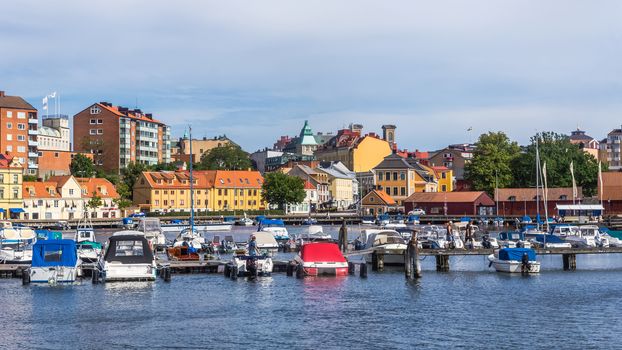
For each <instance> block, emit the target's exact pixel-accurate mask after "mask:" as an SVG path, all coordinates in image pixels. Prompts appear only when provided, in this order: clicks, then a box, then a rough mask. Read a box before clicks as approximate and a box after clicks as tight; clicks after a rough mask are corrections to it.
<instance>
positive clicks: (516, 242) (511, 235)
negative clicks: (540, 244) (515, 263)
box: [495, 231, 531, 248]
mask: <svg viewBox="0 0 622 350" xmlns="http://www.w3.org/2000/svg"><path fill="white" fill-rule="evenodd" d="M495 238H496V239H497V241H498V242H499V246H501V247H505V248H531V242H529V241H528V240H527V239H526V238H525V234H524V233H522V232H518V231H505V232H499V233H497V236H496V237H495Z"/></svg>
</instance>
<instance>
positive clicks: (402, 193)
mask: <svg viewBox="0 0 622 350" xmlns="http://www.w3.org/2000/svg"><path fill="white" fill-rule="evenodd" d="M405 195H406V187H402V188H400V196H405Z"/></svg>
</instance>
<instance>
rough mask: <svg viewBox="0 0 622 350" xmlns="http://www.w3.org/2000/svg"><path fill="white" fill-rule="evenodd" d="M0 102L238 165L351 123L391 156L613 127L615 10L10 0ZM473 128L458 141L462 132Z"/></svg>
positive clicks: (620, 8)
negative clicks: (222, 141) (384, 144)
mask: <svg viewBox="0 0 622 350" xmlns="http://www.w3.org/2000/svg"><path fill="white" fill-rule="evenodd" d="M0 43H2V45H1V47H2V50H1V51H0V52H2V53H1V54H0V90H5V91H6V92H7V94H9V95H21V96H23V97H25V98H27V99H28V100H29V101H30V102H31V103H33V104H34V105H35V106H36V107H40V105H41V98H42V97H43V96H45V95H46V94H47V93H49V92H51V91H58V92H59V93H60V94H61V95H62V107H63V108H62V109H63V112H64V113H66V114H70V115H73V114H75V113H77V112H79V111H80V110H82V109H83V108H85V107H87V106H88V105H89V104H91V103H92V102H96V101H102V100H105V101H109V102H112V103H114V104H119V105H124V106H129V107H134V106H135V105H136V103H137V102H138V107H140V108H141V109H142V110H143V111H146V112H152V113H154V115H155V116H156V117H157V118H159V119H161V120H162V121H164V122H166V123H168V124H170V125H172V126H173V134H174V136H180V135H182V134H183V129H184V126H185V125H187V124H192V125H193V130H194V134H195V135H196V136H197V137H202V136H208V137H211V136H215V135H220V134H226V135H227V136H229V137H231V138H233V139H234V140H235V141H237V142H238V143H239V144H241V145H242V146H243V147H244V148H245V149H246V150H247V151H254V150H256V149H258V148H262V147H264V146H269V145H272V143H273V142H274V140H275V139H276V138H277V137H278V136H280V135H287V134H289V135H294V134H297V133H298V132H299V130H300V128H301V127H302V124H303V123H304V120H305V119H308V120H309V121H310V124H311V127H312V128H313V130H314V131H335V130H337V129H339V128H341V127H343V126H346V125H348V124H349V123H352V122H356V123H361V124H363V125H364V126H365V131H368V132H369V131H374V132H380V131H381V130H380V126H381V125H382V124H384V123H391V124H396V125H397V126H398V132H397V141H398V143H399V145H400V146H401V147H403V148H408V149H423V150H427V149H436V148H440V147H443V146H444V145H446V144H449V143H458V142H467V141H469V140H470V139H476V138H477V135H479V134H480V133H482V132H486V131H488V130H494V131H496V130H502V131H505V132H506V133H508V134H509V135H510V137H512V138H514V139H516V140H517V141H519V142H521V143H524V142H526V141H527V140H528V139H529V136H531V135H533V134H534V133H535V132H536V130H551V131H558V132H569V131H570V130H571V129H574V128H576V127H577V125H579V126H580V127H581V128H583V129H585V130H587V132H588V133H589V134H590V135H592V136H594V137H596V138H603V137H604V136H605V135H606V133H607V132H608V131H610V130H611V129H612V128H614V127H620V125H621V124H622V116H621V110H622V80H621V79H620V77H621V76H622V2H619V1H606V0H603V1H598V2H592V1H568V0H566V1H555V0H549V1H525V0H520V1H510V0H508V1H505V0H504V1H499V0H488V1H482V0H472V1H442V0H441V1H364V0H357V1H338V2H336V1H308V2H295V1H270V0H266V1H246V2H243V1H219V2H216V1H201V2H198V1H185V0H178V1H174V2H170V1H106V2H92V1H88V2H87V1H75V2H72V1H62V2H49V3H47V2H40V1H30V0H26V1H19V2H17V1H13V2H8V3H4V4H3V5H2V11H0ZM469 126H473V129H474V130H473V132H472V135H469V134H468V133H467V131H466V130H467V129H468V127H469Z"/></svg>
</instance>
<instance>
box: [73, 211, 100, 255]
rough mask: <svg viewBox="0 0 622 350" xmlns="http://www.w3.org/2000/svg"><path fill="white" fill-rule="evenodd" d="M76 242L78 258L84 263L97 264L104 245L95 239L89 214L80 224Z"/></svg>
mask: <svg viewBox="0 0 622 350" xmlns="http://www.w3.org/2000/svg"><path fill="white" fill-rule="evenodd" d="M74 240H75V241H76V243H77V250H78V257H79V258H80V260H82V261H83V262H88V263H92V262H97V261H98V260H99V257H100V256H101V254H102V244H101V243H99V242H97V240H96V239H95V229H93V224H92V223H91V219H89V217H88V213H87V212H86V211H85V212H84V217H83V218H82V219H81V220H80V222H78V227H76V234H75V237H74Z"/></svg>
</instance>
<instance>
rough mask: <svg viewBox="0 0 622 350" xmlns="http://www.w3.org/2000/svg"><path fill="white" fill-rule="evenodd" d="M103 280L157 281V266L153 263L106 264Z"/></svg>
mask: <svg viewBox="0 0 622 350" xmlns="http://www.w3.org/2000/svg"><path fill="white" fill-rule="evenodd" d="M103 272H104V273H103V280H104V281H105V282H114V281H155V279H156V267H155V266H153V265H151V264H106V265H104V269H103Z"/></svg>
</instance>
